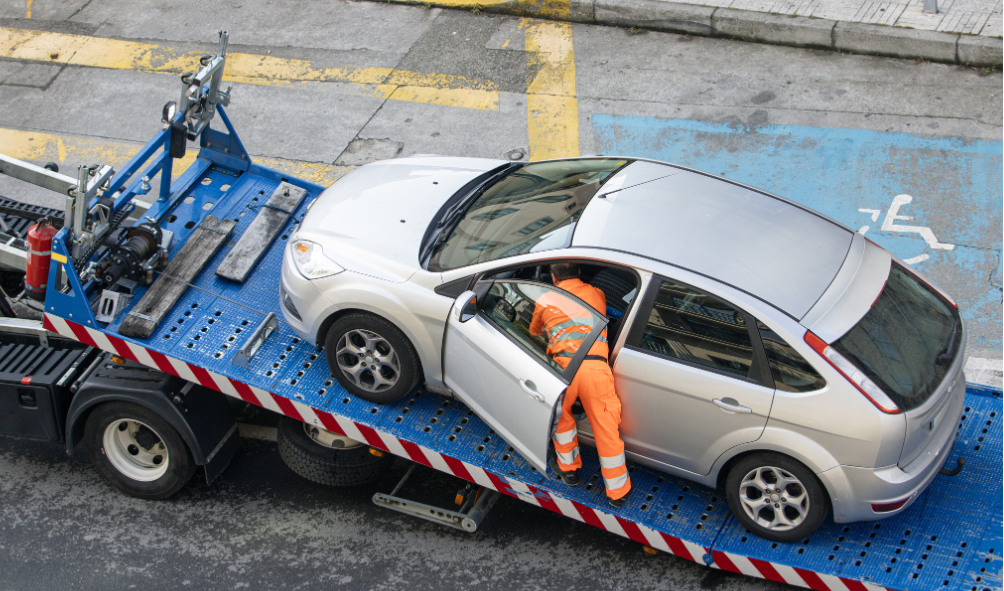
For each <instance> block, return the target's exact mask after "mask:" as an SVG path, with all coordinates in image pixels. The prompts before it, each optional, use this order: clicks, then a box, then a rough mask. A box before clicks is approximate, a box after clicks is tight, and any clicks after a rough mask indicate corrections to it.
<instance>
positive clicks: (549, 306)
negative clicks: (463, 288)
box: [478, 280, 606, 381]
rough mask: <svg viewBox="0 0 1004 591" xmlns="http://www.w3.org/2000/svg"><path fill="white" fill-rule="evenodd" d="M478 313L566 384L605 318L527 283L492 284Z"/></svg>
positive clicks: (560, 294) (580, 303)
mask: <svg viewBox="0 0 1004 591" xmlns="http://www.w3.org/2000/svg"><path fill="white" fill-rule="evenodd" d="M478 311H479V312H480V313H481V314H483V315H484V316H485V317H487V318H488V319H489V320H491V321H492V322H493V323H494V324H495V325H496V326H498V328H499V329H501V330H502V332H503V333H505V334H506V335H507V336H508V337H509V338H510V339H511V340H513V341H515V342H516V343H518V344H519V345H521V346H522V347H523V348H524V349H526V350H527V351H528V352H529V353H530V354H531V355H532V356H533V357H535V358H536V359H537V360H539V361H540V362H541V363H543V364H545V365H547V366H548V367H550V368H551V369H552V370H554V371H555V372H556V373H557V374H558V375H560V376H562V377H563V378H565V379H566V380H568V381H570V380H571V376H572V375H574V373H575V369H576V368H577V367H578V363H579V362H580V361H581V359H582V358H583V357H584V356H585V354H586V353H587V352H588V351H587V349H588V347H589V346H590V345H592V343H593V341H594V340H595V339H596V337H597V336H598V335H599V333H600V332H601V331H602V329H603V327H604V326H605V325H606V318H605V317H603V316H601V315H600V314H599V313H597V312H596V310H594V309H592V308H591V307H590V306H589V305H588V304H586V303H584V302H583V301H582V300H580V299H578V298H577V297H575V296H573V295H571V294H569V293H568V292H565V291H563V290H560V289H557V288H555V287H553V286H549V285H544V284H540V283H534V282H528V281H519V280H514V281H495V282H494V283H493V284H492V286H491V288H490V289H489V290H488V293H487V294H485V296H484V297H482V298H481V301H480V302H479V304H478Z"/></svg>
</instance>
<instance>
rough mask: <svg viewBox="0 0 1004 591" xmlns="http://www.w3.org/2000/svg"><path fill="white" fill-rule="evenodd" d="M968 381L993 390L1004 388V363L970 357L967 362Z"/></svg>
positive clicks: (998, 360)
mask: <svg viewBox="0 0 1004 591" xmlns="http://www.w3.org/2000/svg"><path fill="white" fill-rule="evenodd" d="M966 381H967V382H972V383H974V384H982V385H984V386H990V387H991V388H1001V387H1004V361H1002V360H1000V359H984V358H982V357H970V358H969V359H968V360H967V361H966Z"/></svg>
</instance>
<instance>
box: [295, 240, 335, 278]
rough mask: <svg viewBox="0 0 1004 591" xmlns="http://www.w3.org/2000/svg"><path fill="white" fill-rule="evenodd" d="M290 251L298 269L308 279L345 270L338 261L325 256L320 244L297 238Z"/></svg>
mask: <svg viewBox="0 0 1004 591" xmlns="http://www.w3.org/2000/svg"><path fill="white" fill-rule="evenodd" d="M290 252H291V253H292V254H293V262H294V263H296V270H297V271H299V272H300V274H301V275H303V276H304V277H306V278H307V279H320V278H321V277H327V276H328V275H334V274H335V273H341V272H342V271H344V270H345V269H344V268H343V267H341V266H340V265H339V264H338V263H336V262H335V261H333V260H331V259H329V258H328V257H326V256H324V251H323V250H321V245H320V244H314V243H313V242H307V241H306V240H297V241H295V242H293V245H292V248H291V249H290Z"/></svg>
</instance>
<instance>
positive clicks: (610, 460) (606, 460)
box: [600, 453, 626, 470]
mask: <svg viewBox="0 0 1004 591" xmlns="http://www.w3.org/2000/svg"><path fill="white" fill-rule="evenodd" d="M625 461H626V460H625V459H624V454H623V453H620V454H617V455H616V456H610V457H603V456H600V467H601V468H607V469H608V470H609V469H610V468H619V467H621V466H623V465H624V462H625Z"/></svg>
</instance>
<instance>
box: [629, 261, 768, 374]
mask: <svg viewBox="0 0 1004 591" xmlns="http://www.w3.org/2000/svg"><path fill="white" fill-rule="evenodd" d="M651 305H652V308H651V311H650V312H649V314H648V318H647V319H645V318H644V317H639V318H638V320H637V321H636V322H642V323H644V325H642V326H641V327H640V328H641V330H640V334H638V333H637V332H633V333H632V335H631V336H632V339H631V341H632V343H631V344H633V345H635V346H637V347H639V348H641V349H644V350H647V351H650V352H652V353H656V354H658V355H662V356H665V357H670V358H673V359H677V360H681V361H684V362H687V363H692V364H695V365H699V366H703V367H706V368H709V369H713V370H716V371H719V372H724V373H726V374H730V375H734V376H737V377H747V376H748V375H749V374H750V368H751V367H752V366H753V359H754V350H753V342H752V339H751V336H750V331H749V327H748V326H747V319H746V315H745V313H743V312H742V311H740V310H737V309H735V308H733V307H732V306H730V305H728V304H726V303H725V302H723V301H721V300H719V299H717V298H715V297H713V296H710V295H707V294H704V293H701V292H699V291H697V290H695V289H693V288H691V287H688V286H685V285H681V284H679V283H675V282H673V281H669V280H660V282H659V287H658V290H657V291H656V292H655V297H654V298H653V301H652V304H651Z"/></svg>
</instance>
